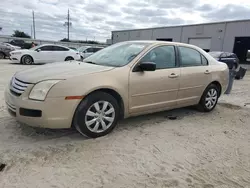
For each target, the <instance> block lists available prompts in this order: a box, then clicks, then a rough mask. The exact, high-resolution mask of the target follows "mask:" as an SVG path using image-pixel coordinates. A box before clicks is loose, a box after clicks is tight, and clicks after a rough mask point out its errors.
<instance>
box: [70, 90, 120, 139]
mask: <svg viewBox="0 0 250 188" xmlns="http://www.w3.org/2000/svg"><path fill="white" fill-rule="evenodd" d="M119 114H120V113H119V105H118V103H117V101H116V99H115V98H114V97H113V96H112V95H110V94H108V93H105V92H101V91H98V92H95V93H93V94H91V95H89V96H87V97H86V98H85V99H84V100H83V101H82V102H81V103H80V104H79V106H78V107H77V109H76V112H75V115H74V119H73V125H74V126H75V128H76V129H77V130H78V131H79V132H80V133H81V134H83V135H85V136H88V137H91V138H96V137H100V136H104V135H106V134H108V133H110V132H111V131H112V130H113V129H114V127H115V126H116V124H117V121H118V117H119Z"/></svg>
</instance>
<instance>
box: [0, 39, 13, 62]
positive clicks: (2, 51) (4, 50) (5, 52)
mask: <svg viewBox="0 0 250 188" xmlns="http://www.w3.org/2000/svg"><path fill="white" fill-rule="evenodd" d="M13 50H15V49H13V48H11V47H9V46H7V45H6V44H4V43H0V59H5V58H6V57H9V56H10V52H11V51H13Z"/></svg>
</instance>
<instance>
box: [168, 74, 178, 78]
mask: <svg viewBox="0 0 250 188" xmlns="http://www.w3.org/2000/svg"><path fill="white" fill-rule="evenodd" d="M178 76H179V75H178V74H175V73H172V74H170V75H169V76H168V77H169V78H177V77H178Z"/></svg>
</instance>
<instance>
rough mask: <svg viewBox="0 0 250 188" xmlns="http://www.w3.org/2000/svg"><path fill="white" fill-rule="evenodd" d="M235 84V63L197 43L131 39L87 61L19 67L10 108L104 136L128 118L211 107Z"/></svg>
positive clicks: (27, 118)
mask: <svg viewBox="0 0 250 188" xmlns="http://www.w3.org/2000/svg"><path fill="white" fill-rule="evenodd" d="M37 53H39V52H37ZM227 85H228V67H227V65H226V64H224V63H221V62H218V61H216V60H215V59H214V58H213V57H211V56H210V55H208V54H207V53H206V52H204V51H203V50H202V49H200V48H198V47H196V46H193V45H188V44H181V43H172V42H171V43H170V42H163V41H127V42H121V43H116V44H114V45H111V46H109V47H107V48H104V49H103V50H100V51H98V52H96V53H95V54H93V55H91V56H89V57H88V58H86V59H84V61H83V62H70V63H67V62H66V63H55V64H51V65H44V66H40V67H36V68H32V69H27V70H23V71H20V72H17V73H16V74H15V75H14V76H13V78H12V79H11V82H10V85H9V86H8V88H7V89H6V91H5V100H6V104H7V106H8V109H9V111H10V114H12V115H14V116H15V117H16V119H17V120H18V121H20V122H23V123H25V124H28V125H30V126H37V127H44V128H52V129H59V128H70V127H71V126H74V127H75V128H76V129H77V130H78V131H79V132H80V133H81V134H83V135H87V136H88V137H99V136H104V135H106V134H108V133H109V132H111V131H112V130H113V129H114V127H115V126H116V124H117V121H118V120H119V119H120V118H127V117H131V116H137V115H140V114H147V113H153V112H158V111H163V110H169V109H174V108H180V107H184V106H191V105H197V107H198V109H200V110H201V111H205V112H210V111H212V110H213V109H214V108H215V106H216V104H217V101H218V98H219V97H220V96H221V94H223V93H224V91H225V89H226V88H227Z"/></svg>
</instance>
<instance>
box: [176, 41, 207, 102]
mask: <svg viewBox="0 0 250 188" xmlns="http://www.w3.org/2000/svg"><path fill="white" fill-rule="evenodd" d="M178 52H179V59H180V88H179V92H178V102H177V105H178V106H188V105H194V104H197V103H198V102H199V100H200V97H201V95H202V94H203V92H204V90H205V88H206V87H207V86H208V85H209V84H210V83H211V80H212V76H211V72H212V68H211V66H209V64H208V60H207V59H206V58H205V56H204V55H202V54H201V53H200V52H199V51H197V50H196V49H193V48H190V47H184V46H179V47H178Z"/></svg>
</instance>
